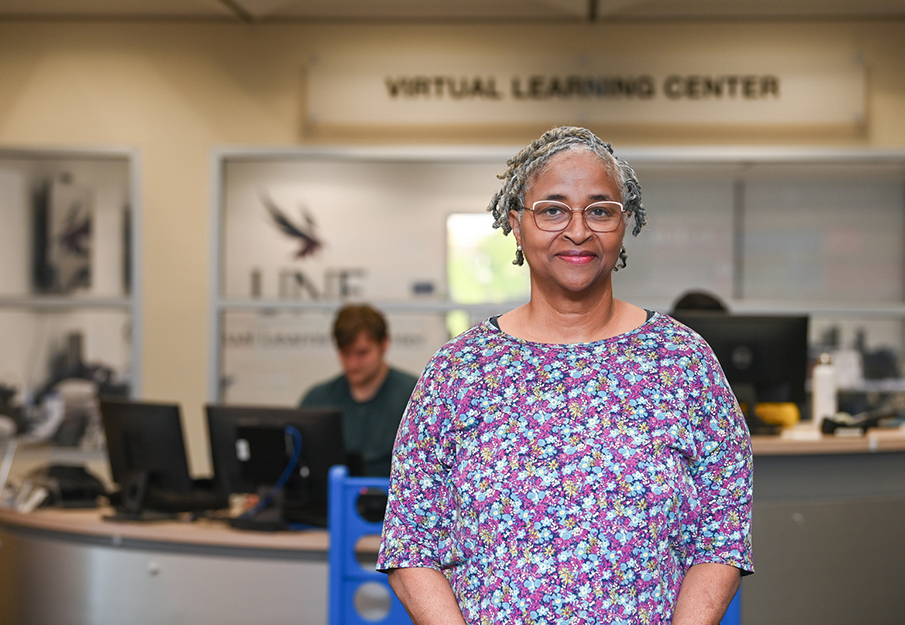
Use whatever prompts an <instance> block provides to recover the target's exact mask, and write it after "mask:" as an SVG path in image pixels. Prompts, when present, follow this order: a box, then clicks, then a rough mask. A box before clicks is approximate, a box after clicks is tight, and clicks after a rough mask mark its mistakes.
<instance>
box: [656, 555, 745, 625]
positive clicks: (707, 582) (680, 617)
mask: <svg viewBox="0 0 905 625" xmlns="http://www.w3.org/2000/svg"><path fill="white" fill-rule="evenodd" d="M741 583H742V576H741V571H739V570H738V569H737V568H735V567H734V566H729V565H727V564H717V563H712V562H707V563H702V564H695V565H694V566H692V567H691V568H690V569H688V573H686V574H685V579H684V580H683V581H682V587H681V588H680V589H679V597H678V599H677V600H676V608H675V611H674V612H673V617H672V622H673V625H718V624H719V622H720V619H722V618H723V614H725V612H726V608H727V607H729V603H730V602H731V601H732V598H733V597H734V596H735V592H736V591H737V590H738V588H739V586H741Z"/></svg>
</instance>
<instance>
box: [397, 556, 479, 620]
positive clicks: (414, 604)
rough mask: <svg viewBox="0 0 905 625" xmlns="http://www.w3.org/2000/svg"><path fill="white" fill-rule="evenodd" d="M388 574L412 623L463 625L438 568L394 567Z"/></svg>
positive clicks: (456, 605)
mask: <svg viewBox="0 0 905 625" xmlns="http://www.w3.org/2000/svg"><path fill="white" fill-rule="evenodd" d="M387 577H388V581H389V582H390V586H391V587H392V588H393V591H394V592H395V593H396V596H397V597H399V600H400V601H401V602H402V605H403V606H405V609H406V611H407V612H408V613H409V616H410V617H411V618H412V623H414V625H465V619H464V618H462V612H461V611H460V610H459V604H458V603H457V602H456V597H455V595H454V594H453V591H452V588H451V587H450V585H449V582H448V581H447V580H446V577H445V576H444V575H443V573H441V572H440V571H437V570H434V569H428V568H411V569H393V570H391V571H390V572H389V573H388V574H387Z"/></svg>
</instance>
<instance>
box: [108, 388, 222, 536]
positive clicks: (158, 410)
mask: <svg viewBox="0 0 905 625" xmlns="http://www.w3.org/2000/svg"><path fill="white" fill-rule="evenodd" d="M100 412H101V420H102V421H103V424H104V434H105V436H106V440H107V456H108V458H109V461H110V474H111V477H112V478H113V481H114V482H115V483H116V484H118V485H119V487H120V492H119V493H118V497H116V502H115V504H116V506H117V508H118V509H119V510H120V512H121V513H123V515H126V516H128V515H135V518H136V519H139V518H140V517H141V515H142V513H145V512H153V511H158V512H164V513H175V512H192V511H201V510H213V509H217V508H222V507H225V506H226V504H227V499H226V498H224V497H222V496H218V495H216V494H215V493H214V492H213V491H212V490H204V489H202V488H200V487H199V484H198V482H196V481H195V480H193V479H192V477H191V474H190V473H189V466H188V461H187V459H186V454H185V443H184V440H183V436H182V421H181V416H180V412H179V406H178V405H177V404H168V403H149V402H134V401H113V400H102V401H101V402H100Z"/></svg>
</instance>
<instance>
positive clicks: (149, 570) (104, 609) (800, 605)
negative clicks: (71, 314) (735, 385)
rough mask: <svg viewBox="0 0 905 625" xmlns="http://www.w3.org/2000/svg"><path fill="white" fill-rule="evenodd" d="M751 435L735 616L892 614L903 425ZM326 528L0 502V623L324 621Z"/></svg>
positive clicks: (900, 554) (904, 495) (880, 624)
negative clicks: (273, 529) (160, 519)
mask: <svg viewBox="0 0 905 625" xmlns="http://www.w3.org/2000/svg"><path fill="white" fill-rule="evenodd" d="M752 443H753V448H754V454H755V459H754V524H753V535H754V536H753V537H754V560H755V567H756V568H757V573H756V574H755V575H753V576H751V577H748V578H746V579H745V581H744V583H743V601H742V622H743V623H744V624H745V625H785V624H793V623H794V624H795V625H808V624H809V623H814V624H815V625H817V624H819V625H835V624H838V625H854V624H858V623H869V624H870V625H884V624H887V623H888V624H890V625H893V624H895V625H899V624H900V623H902V622H903V615H905V592H903V587H905V579H903V577H902V575H901V568H902V562H901V561H902V559H903V558H905V432H901V431H899V432H876V433H871V434H870V435H869V436H867V437H861V438H836V437H824V438H823V439H821V440H819V441H791V440H783V439H779V438H771V437H759V436H758V437H754V439H753V441H752ZM327 540H328V537H327V535H326V533H324V532H306V533H278V534H258V533H247V532H239V531H236V530H231V529H229V528H227V527H225V526H223V525H220V524H216V523H208V522H203V523H193V524H183V523H162V524H113V523H108V522H102V521H100V520H99V513H98V512H97V511H75V512H70V511H58V510H39V511H38V512H35V513H33V514H31V515H19V514H16V513H13V512H8V511H0V541H2V542H0V606H2V609H0V624H2V625H5V624H7V623H16V624H21V625H31V624H35V625H54V624H56V623H65V624H66V625H69V624H72V625H81V624H82V623H84V624H91V625H106V624H107V623H116V624H119V623H123V622H129V623H137V624H139V625H143V624H144V623H148V624H152V623H153V624H157V623H197V624H202V625H203V624H205V623H211V624H215V625H229V624H231V623H242V624H246V623H254V624H255V625H258V624H262V625H266V624H268V623H273V624H280V625H282V624H284V623H301V624H308V623H311V624H312V625H324V624H325V623H326V620H327V617H326V606H327V601H326V594H327V556H326V549H327ZM375 546H376V540H375V545H368V546H367V547H365V550H368V549H371V550H373V549H374V547H375ZM50 589H52V590H50Z"/></svg>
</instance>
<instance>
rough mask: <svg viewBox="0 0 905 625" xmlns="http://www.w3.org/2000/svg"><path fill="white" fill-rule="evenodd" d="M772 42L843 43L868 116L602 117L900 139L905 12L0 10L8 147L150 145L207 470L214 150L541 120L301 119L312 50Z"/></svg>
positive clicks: (148, 318) (159, 272)
mask: <svg viewBox="0 0 905 625" xmlns="http://www.w3.org/2000/svg"><path fill="white" fill-rule="evenodd" d="M551 44H553V45H555V46H556V49H557V52H558V53H563V54H565V53H573V54H577V53H588V54H601V53H606V52H608V51H619V52H620V53H645V54H649V53H652V54H655V55H664V56H667V55H670V54H673V53H674V52H675V51H684V52H692V53H695V54H699V55H711V54H712V55H720V54H722V53H724V51H725V50H726V49H734V50H737V51H742V52H743V53H745V54H751V55H757V54H765V55H767V54H768V55H770V56H773V55H775V54H776V53H777V51H780V52H783V51H785V52H788V53H789V54H797V53H799V52H801V53H806V54H811V53H815V52H816V53H820V52H821V51H824V50H836V49H839V48H840V47H841V48H843V49H845V50H851V51H852V53H853V54H860V55H861V56H862V57H863V58H864V60H865V62H866V64H867V67H868V90H869V92H868V102H867V111H868V116H869V120H868V124H867V125H866V127H865V128H864V129H862V130H855V129H849V130H848V131H841V132H836V133H834V134H830V135H826V134H817V133H813V132H810V131H807V130H801V129H799V130H794V129H793V130H789V129H784V130H781V129H774V130H767V131H758V132H751V131H749V130H746V129H734V130H720V131H718V132H717V131H707V130H706V129H700V128H660V129H657V130H653V129H651V128H647V129H644V128H607V127H595V128H594V130H596V131H597V132H598V133H600V134H601V135H602V136H604V138H606V139H608V140H610V141H613V142H614V143H615V144H616V145H617V147H618V146H625V145H642V144H643V145H686V144H687V145H692V144H714V143H723V144H752V143H767V144H773V145H790V144H791V145H815V144H820V145H828V146H829V145H846V146H870V147H896V148H902V147H905V22H902V21H893V22H888V21H887V22H851V23H847V22H826V23H818V24H807V23H802V22H791V23H773V22H755V23H751V24H741V23H740V24H733V23H727V22H712V23H705V24H692V23H679V24H676V25H668V24H656V25H641V24H618V25H612V26H608V25H606V24H598V25H568V26H543V25H520V26H516V25H513V26H478V25H453V26H431V25H414V24H410V25H399V26H394V25H382V26H367V25H339V24H334V25H331V24H316V25H304V24H296V25H283V26H276V25H233V24H200V23H182V24H169V25H168V24H164V23H159V24H158V23H144V24H130V23H119V22H104V23H89V22H79V23H70V24H64V23H60V24H58V23H52V22H47V23H20V22H0V146H3V147H84V146H121V147H134V148H137V150H138V151H139V152H140V155H141V172H140V175H141V209H142V224H141V225H142V232H143V252H144V254H143V258H142V259H141V264H142V268H143V280H144V283H143V292H142V294H141V295H142V298H143V303H144V317H143V321H144V344H143V345H142V346H141V355H142V363H141V364H142V371H143V395H144V396H145V397H146V398H148V399H158V400H173V401H178V402H180V403H181V404H182V405H183V409H184V414H185V417H186V421H187V429H188V431H189V436H190V441H191V443H190V447H191V449H190V452H191V455H192V460H193V466H195V467H196V468H201V470H204V469H206V468H207V467H206V462H205V461H204V460H203V457H204V456H203V454H204V452H205V434H204V427H203V420H202V406H203V404H204V402H205V400H206V398H207V397H208V389H207V388H206V385H207V370H208V344H207V337H208V298H207V293H208V276H209V272H210V266H209V255H210V247H211V242H210V241H209V213H210V189H211V180H210V173H211V172H210V155H211V150H212V148H214V147H218V146H225V145H231V146H235V145H248V146H256V147H258V146H286V145H298V144H310V143H376V142H381V143H383V142H389V143H399V142H467V143H488V142H492V143H505V144H520V143H524V142H526V141H527V140H529V139H530V138H533V137H534V136H536V135H537V134H539V132H541V131H542V130H543V129H545V127H546V126H549V125H553V124H554V123H557V122H561V121H563V120H552V119H551V120H550V124H547V125H545V126H544V127H537V128H511V129H500V128H476V129H461V128H458V129H440V128H438V129H435V130H431V131H421V132H417V133H415V132H408V133H401V134H393V133H388V132H383V131H380V130H376V129H372V130H371V131H369V132H366V133H358V134H353V133H341V132H337V131H334V132H332V133H320V134H317V133H316V132H314V131H312V130H311V129H305V128H304V127H303V123H302V121H303V119H304V89H305V82H304V72H303V68H304V66H305V64H306V62H307V59H308V58H309V57H310V55H312V54H315V53H316V54H321V55H324V54H333V55H346V54H353V55H354V54H356V53H361V54H367V53H368V51H370V50H374V49H379V50H382V51H383V52H391V51H400V52H405V53H418V52H422V51H431V52H438V53H441V54H450V55H454V54H457V53H459V52H460V51H466V52H465V53H466V54H468V55H493V54H495V53H499V54H502V53H506V54H512V53H519V52H525V53H527V52H532V53H533V52H537V51H538V50H543V49H544V48H545V47H547V46H549V45H551Z"/></svg>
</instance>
